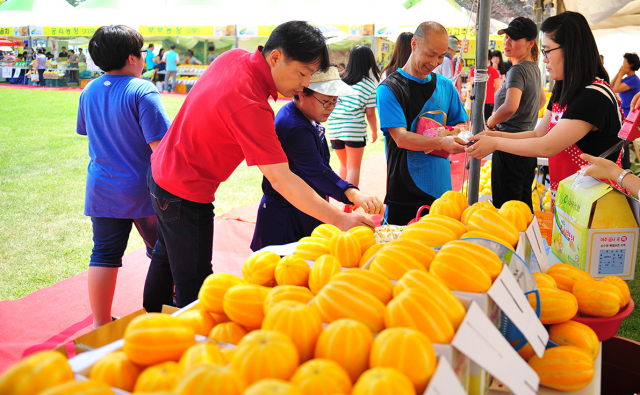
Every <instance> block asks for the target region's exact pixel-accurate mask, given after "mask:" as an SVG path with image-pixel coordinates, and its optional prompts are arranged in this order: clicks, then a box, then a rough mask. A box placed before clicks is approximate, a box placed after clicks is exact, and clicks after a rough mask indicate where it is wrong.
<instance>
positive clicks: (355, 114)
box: [327, 45, 380, 212]
mask: <svg viewBox="0 0 640 395" xmlns="http://www.w3.org/2000/svg"><path fill="white" fill-rule="evenodd" d="M342 81H344V82H345V83H346V84H347V85H349V86H351V87H352V88H353V89H354V90H355V91H356V93H357V94H356V95H354V96H346V97H343V98H341V99H340V100H341V101H340V103H338V105H337V106H336V108H335V109H334V110H333V112H332V113H331V116H330V117H329V120H328V127H329V131H328V132H327V139H329V141H331V147H332V148H333V149H334V151H335V152H336V155H338V159H339V160H340V169H339V170H338V174H339V175H340V178H342V179H343V180H345V181H347V182H349V183H351V184H353V185H355V186H358V185H359V184H360V166H361V165H362V155H363V154H364V147H365V146H366V145H367V123H368V124H369V128H370V129H371V143H375V141H376V140H377V139H378V121H377V120H376V88H377V87H378V83H379V82H380V70H378V65H377V64H376V59H375V57H374V55H373V52H372V51H371V49H369V48H368V47H365V46H364V45H358V46H356V47H353V48H352V49H351V52H350V53H349V62H348V63H347V69H346V70H345V71H344V73H342ZM365 120H366V122H365ZM346 209H347V212H348V211H349V209H350V207H349V206H347V207H346Z"/></svg>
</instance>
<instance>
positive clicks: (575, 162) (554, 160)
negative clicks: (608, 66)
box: [547, 79, 624, 210]
mask: <svg viewBox="0 0 640 395" xmlns="http://www.w3.org/2000/svg"><path fill="white" fill-rule="evenodd" d="M593 83H594V84H603V85H606V86H608V87H609V88H610V89H611V90H612V91H613V92H614V93H615V91H614V90H613V88H611V85H609V84H608V83H606V82H605V81H603V80H601V79H597V80H595V81H594V82H593ZM616 100H617V102H618V110H620V112H621V113H622V109H621V104H620V100H619V99H618V98H617V96H616ZM566 109H567V107H566V106H565V107H564V108H562V109H561V108H560V105H559V104H558V103H554V104H553V108H552V110H551V118H550V119H549V127H548V128H547V133H549V132H550V131H551V129H553V128H554V127H555V126H556V125H557V124H558V122H560V120H561V119H562V115H563V114H564V112H565V111H566ZM622 120H623V121H624V113H622ZM582 153H583V152H582V151H581V150H580V148H578V146H577V145H576V144H573V145H571V146H570V147H568V148H566V149H565V150H564V151H562V152H560V153H559V154H557V155H555V156H552V157H551V158H549V181H550V183H551V209H552V210H554V208H555V205H556V193H557V192H558V185H559V184H560V181H562V180H564V179H565V178H567V177H570V176H572V175H574V174H575V173H576V172H578V171H579V170H580V168H581V167H582V166H586V165H588V164H589V162H586V161H584V160H582V159H580V155H582ZM623 153H624V150H620V155H618V160H617V161H616V164H617V165H618V166H620V167H621V166H622V164H621V160H622V154H623ZM604 181H605V182H607V183H609V184H611V185H613V186H614V187H618V184H617V183H615V182H613V181H607V180H604Z"/></svg>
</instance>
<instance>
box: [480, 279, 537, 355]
mask: <svg viewBox="0 0 640 395" xmlns="http://www.w3.org/2000/svg"><path fill="white" fill-rule="evenodd" d="M487 293H488V294H489V296H490V297H491V299H493V301H494V302H495V304H496V305H498V307H500V309H501V310H502V314H505V315H506V316H507V317H509V319H510V320H511V322H513V324H514V325H515V326H516V327H517V328H518V329H519V330H520V332H522V334H523V335H524V337H525V338H526V339H527V340H528V341H529V344H531V347H532V348H533V351H535V353H536V355H538V356H539V357H542V354H544V350H545V348H546V346H547V342H548V341H549V333H548V332H547V330H546V329H545V328H544V326H543V325H542V323H541V322H540V319H539V318H538V316H537V315H536V313H535V311H534V310H533V309H532V308H531V305H530V304H529V301H528V300H527V297H526V296H524V293H523V292H522V288H520V286H519V285H518V283H517V282H516V280H515V278H514V277H513V274H512V273H511V271H510V270H509V269H508V268H507V267H506V266H505V267H504V268H503V270H502V272H501V273H500V275H499V276H498V278H496V281H494V282H493V285H492V286H491V288H490V289H489V291H488V292H487Z"/></svg>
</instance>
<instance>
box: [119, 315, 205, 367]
mask: <svg viewBox="0 0 640 395" xmlns="http://www.w3.org/2000/svg"><path fill="white" fill-rule="evenodd" d="M195 336H196V334H195V331H194V330H193V328H192V327H191V326H189V325H188V324H187V323H186V322H185V321H182V320H180V319H178V318H177V317H171V316H170V315H167V314H160V313H149V314H143V315H139V316H137V317H136V318H134V319H133V320H132V321H131V322H130V323H129V325H127V329H126V330H125V332H124V346H123V350H124V352H125V353H126V354H127V357H128V358H129V359H130V360H131V361H132V362H134V363H136V364H138V365H142V366H150V365H155V364H158V363H160V362H166V361H177V360H178V359H179V358H180V356H182V353H184V352H185V350H186V349H188V348H189V347H191V346H192V345H194V344H195V343H196V338H195Z"/></svg>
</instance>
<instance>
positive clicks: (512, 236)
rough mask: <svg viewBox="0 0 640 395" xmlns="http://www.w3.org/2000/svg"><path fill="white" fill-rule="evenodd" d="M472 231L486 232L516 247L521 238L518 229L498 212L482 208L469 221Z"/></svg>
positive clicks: (469, 227) (468, 225)
mask: <svg viewBox="0 0 640 395" xmlns="http://www.w3.org/2000/svg"><path fill="white" fill-rule="evenodd" d="M467 228H468V229H469V230H470V231H474V230H476V231H480V232H486V233H489V234H492V235H494V236H495V237H498V238H500V239H502V240H505V241H506V242H507V243H509V245H511V246H512V247H515V246H516V244H517V243H518V239H519V237H520V235H519V232H518V229H516V227H515V226H514V225H513V224H512V223H511V222H509V221H508V220H507V219H506V218H504V217H503V216H502V215H500V214H499V213H498V212H497V211H494V210H491V209H487V208H481V209H479V210H477V211H476V212H475V213H473V215H471V216H470V217H469V219H468V221H467Z"/></svg>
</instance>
